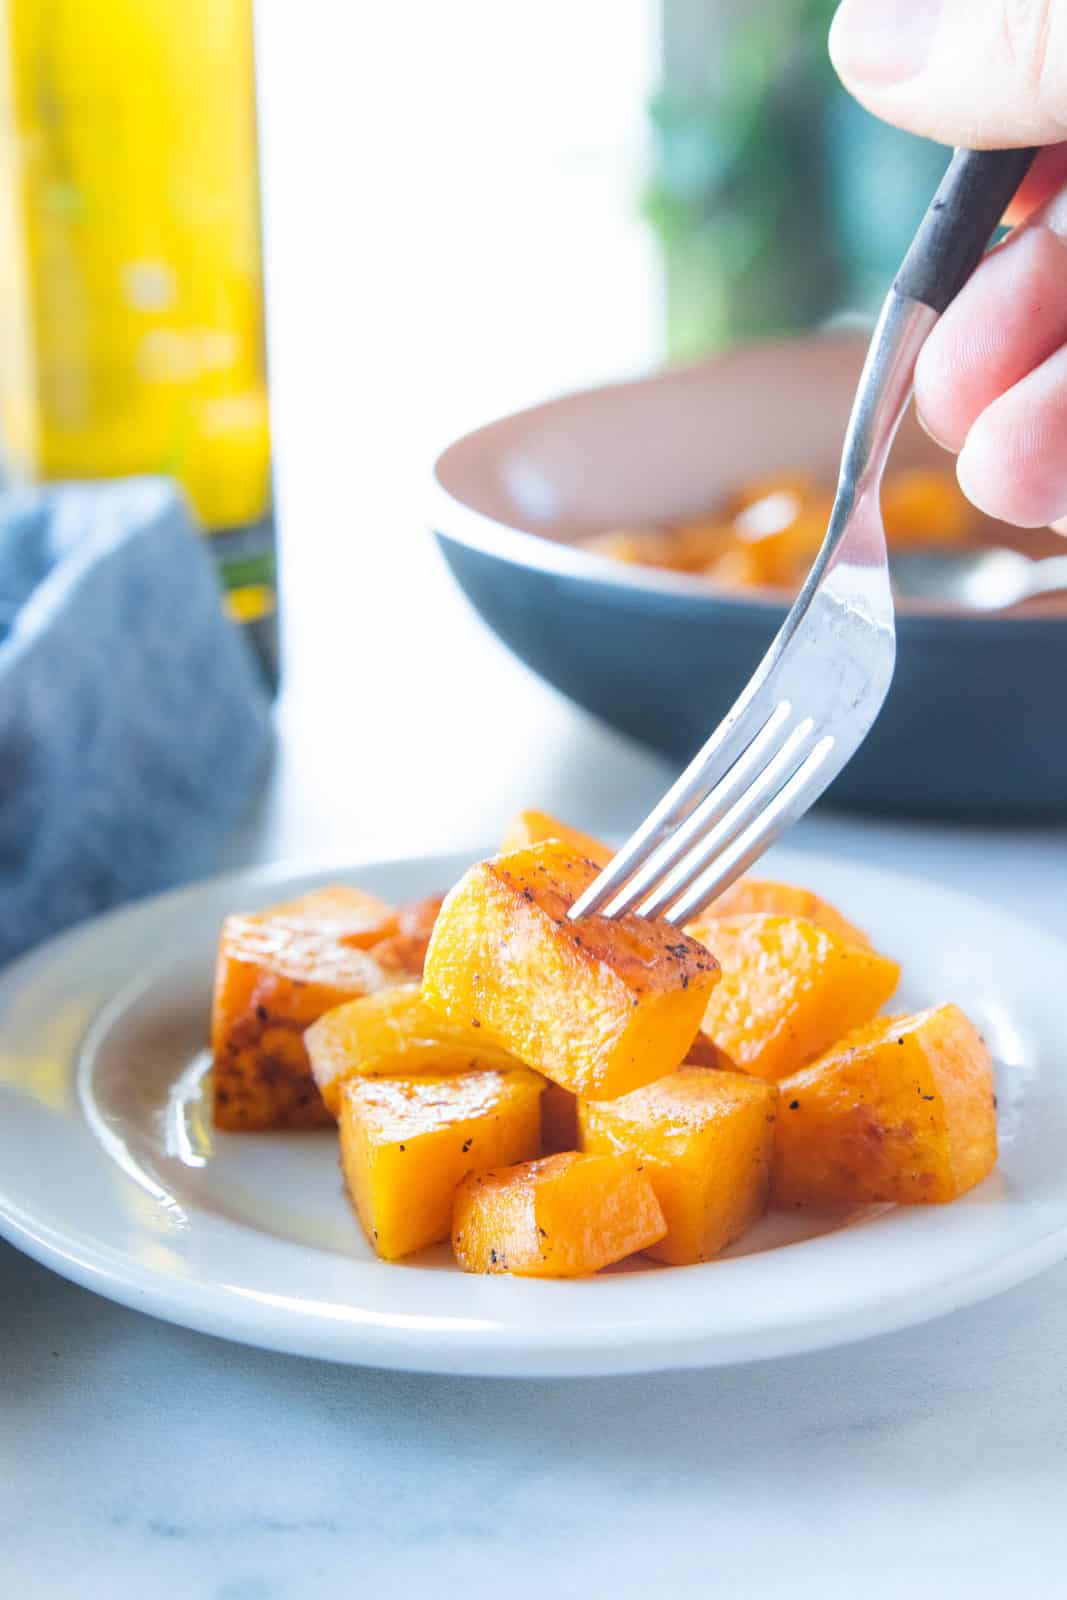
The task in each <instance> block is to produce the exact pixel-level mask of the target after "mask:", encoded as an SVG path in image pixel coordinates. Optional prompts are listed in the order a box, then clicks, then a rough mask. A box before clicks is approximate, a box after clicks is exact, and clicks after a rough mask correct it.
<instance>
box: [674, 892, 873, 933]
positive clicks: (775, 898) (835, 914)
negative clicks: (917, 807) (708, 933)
mask: <svg viewBox="0 0 1067 1600" xmlns="http://www.w3.org/2000/svg"><path fill="white" fill-rule="evenodd" d="M753 913H756V914H763V915H775V916H785V917H807V919H808V921H809V922H814V923H815V924H816V926H817V927H820V928H825V929H826V931H827V933H832V934H833V935H834V938H835V939H841V940H843V941H844V943H845V944H855V945H859V946H861V948H864V949H869V948H870V943H871V941H870V940H869V939H868V937H867V935H866V934H865V933H863V932H861V930H860V929H859V928H857V927H856V925H855V923H853V922H849V920H848V918H847V917H843V916H842V915H841V913H840V911H838V910H837V909H836V907H834V906H832V905H831V904H830V902H829V901H828V900H822V899H820V897H819V896H818V895H817V894H814V893H813V892H812V890H811V889H797V888H794V886H793V885H792V884H791V883H772V882H770V881H769V880H767V879H761V878H738V880H737V882H736V883H733V884H731V885H730V887H729V888H728V889H726V890H725V891H724V892H723V893H722V894H721V895H720V896H719V898H718V899H717V900H716V901H715V902H714V904H713V905H711V906H709V907H708V909H707V911H706V912H705V913H704V916H703V918H702V919H701V924H700V925H701V926H702V927H703V926H706V924H707V922H708V921H709V920H712V919H718V918H719V917H741V916H749V915H751V914H753ZM694 937H695V938H697V939H699V938H700V934H699V932H695V933H694Z"/></svg>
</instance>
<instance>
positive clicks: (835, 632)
mask: <svg viewBox="0 0 1067 1600" xmlns="http://www.w3.org/2000/svg"><path fill="white" fill-rule="evenodd" d="M1034 154H1035V152H1034V151H1033V150H993V151H974V150H957V151H956V152H955V154H954V155H953V157H952V160H951V161H950V163H949V166H948V169H947V171H946V173H945V176H944V178H943V179H942V181H941V184H940V186H939V187H938V190H937V193H936V194H935V196H934V198H933V200H932V201H931V203H930V206H929V208H928V210H927V212H926V215H925V217H924V218H923V220H922V223H921V224H920V226H919V230H918V232H917V233H916V235H915V238H914V240H913V242H912V244H911V247H910V248H909V250H908V253H907V255H906V257H905V259H904V262H903V264H902V266H901V269H900V272H899V273H898V274H897V278H896V281H895V283H894V285H893V288H892V290H891V292H890V294H889V297H888V299H887V300H886V302H885V305H884V307H883V309H882V314H881V316H880V318H879V320H878V325H877V327H876V328H875V332H874V336H873V338H872V340H871V344H870V348H869V350H868V352H867V359H866V361H865V363H864V367H863V372H862V374H861V377H860V381H859V387H858V389H857V391H856V398H855V402H854V404H853V409H852V415H851V417H850V419H849V424H848V429H847V431H846V434H845V444H844V451H843V454H842V460H841V471H840V476H839V478H838V484H837V493H836V496H835V499H834V505H833V510H832V512H831V514H830V523H829V527H828V529H827V533H826V537H825V539H824V540H823V544H822V548H821V550H820V551H819V554H818V556H817V557H816V560H815V563H814V565H813V567H812V569H811V571H810V573H809V574H808V577H807V580H806V582H805V584H804V587H803V589H802V590H801V592H800V594H799V595H798V597H797V599H796V601H795V603H794V605H793V607H792V609H791V610H790V612H789V615H788V616H787V617H786V620H785V622H784V623H783V624H782V627H781V629H780V630H779V632H778V635H777V637H776V638H775V640H774V643H773V644H772V645H771V647H770V649H769V650H768V652H767V654H766V655H765V656H764V658H763V660H762V661H761V662H760V664H759V666H758V667H757V669H756V671H755V673H754V674H753V676H752V678H751V679H750V680H749V683H748V685H747V687H746V688H745V690H744V691H743V693H742V694H741V696H740V698H739V699H738V700H737V701H736V702H735V704H734V706H733V707H732V709H731V710H730V711H729V712H728V713H727V715H726V716H725V718H724V719H723V721H722V722H721V723H720V724H719V726H718V727H717V728H716V730H715V732H714V733H713V734H712V736H711V738H710V739H709V740H708V742H707V744H705V745H704V747H703V749H702V750H700V751H699V753H698V754H697V755H696V757H695V758H694V759H693V761H692V762H690V764H689V766H688V767H687V768H686V770H685V771H684V772H683V773H682V776H681V777H680V778H679V779H678V781H677V783H675V784H674V786H673V787H672V788H671V789H670V790H668V792H667V794H666V795H664V797H663V799H662V800H661V801H660V803H659V804H658V805H657V806H656V807H655V809H654V810H653V811H652V812H650V814H649V815H648V816H647V817H646V818H645V820H644V822H642V823H641V825H640V827H639V828H638V829H637V831H636V832H635V833H634V834H632V835H631V837H630V839H629V840H628V841H627V842H626V844H625V845H624V846H623V848H622V849H621V850H620V851H619V853H618V854H617V855H616V856H615V857H614V858H613V859H612V861H611V862H609V864H608V865H607V866H606V867H605V868H604V870H603V871H602V872H601V873H600V875H599V876H598V877H597V878H596V879H595V880H594V882H593V883H592V884H590V886H589V888H588V889H587V890H586V891H585V893H584V894H583V895H582V896H581V897H580V898H579V899H578V900H577V901H575V904H574V906H573V907H572V909H571V912H570V915H571V917H572V918H576V917H581V916H585V915H587V914H588V913H590V912H594V911H599V912H601V913H603V914H604V915H606V916H609V917H617V916H621V915H622V914H623V913H624V912H626V911H637V912H639V913H640V914H641V915H643V916H654V915H658V916H662V917H665V918H666V920H667V921H668V922H671V923H674V924H675V925H681V924H684V923H686V922H689V921H690V920H692V918H693V917H695V916H697V915H698V914H699V913H700V912H701V911H702V910H703V909H704V908H705V907H706V906H708V905H710V904H711V902H712V901H713V900H714V899H715V898H716V897H717V896H718V895H720V894H721V893H722V891H723V890H724V889H726V888H728V887H729V885H730V884H731V883H733V881H734V880H735V878H738V877H739V876H740V875H741V873H743V872H745V871H746V870H747V868H748V867H750V866H751V865H752V863H753V862H754V861H755V860H756V859H757V858H758V857H759V856H761V855H762V854H763V852H764V851H765V850H766V849H767V848H768V846H769V845H771V844H772V843H773V842H774V840H775V839H777V838H778V837H779V835H780V834H781V833H782V832H783V831H784V830H785V829H786V828H788V827H790V826H791V825H792V824H793V823H794V822H796V821H797V819H798V818H799V817H801V816H803V815H804V813H805V812H806V811H807V810H808V808H809V807H810V806H811V805H812V804H813V803H814V802H815V801H816V800H817V799H818V797H819V796H820V795H821V794H822V792H823V790H824V789H825V788H826V787H827V785H828V784H829V783H830V782H831V781H832V780H833V778H835V777H836V775H837V774H838V773H839V772H840V771H841V769H842V767H843V766H844V765H845V763H846V762H847V761H848V760H849V758H850V757H851V756H852V755H853V754H854V753H855V751H856V750H857V749H858V748H859V746H860V744H861V743H862V742H863V740H864V738H865V737H866V735H867V732H868V730H869V729H870V727H871V724H872V723H873V722H874V719H875V717H876V716H877V715H878V712H879V711H880V710H881V707H882V702H883V701H884V699H885V697H886V694H887V692H888V689H889V685H890V682H891V680H892V677H893V666H894V662H895V659H896V630H895V625H894V615H893V598H892V594H891V591H890V586H889V568H888V561H887V557H886V543H885V532H884V529H883V527H882V515H881V507H880V504H879V492H880V488H881V481H882V472H883V469H884V467H885V463H886V460H887V458H888V455H889V451H890V447H891V446H892V443H893V439H894V437H895V435H896V431H897V428H898V426H899V424H900V420H901V417H902V416H903V415H904V412H905V410H906V408H907V405H908V402H909V400H910V398H911V388H912V379H913V376H914V373H915V363H916V361H917V359H918V355H919V351H920V350H921V349H922V346H923V344H924V343H925V341H926V338H927V336H928V334H929V333H930V330H931V328H932V327H933V326H934V323H935V322H936V321H937V319H938V317H939V316H940V315H941V313H942V312H943V311H944V309H945V307H946V306H947V305H948V304H949V303H950V302H951V301H952V300H953V299H954V298H955V297H956V295H957V294H958V293H959V291H960V289H961V288H962V287H963V285H964V283H965V282H966V281H967V279H968V278H969V277H970V275H971V273H972V272H973V270H974V268H975V267H976V266H977V264H978V261H979V259H980V257H981V255H982V253H983V251H984V250H985V247H986V245H987V244H988V243H989V239H990V237H991V235H992V233H993V231H994V229H995V227H996V225H997V223H998V221H999V220H1000V218H1001V216H1002V215H1003V213H1004V211H1005V209H1006V207H1007V205H1008V202H1009V201H1010V199H1011V197H1012V196H1013V195H1014V193H1015V191H1016V189H1017V188H1018V186H1019V184H1020V183H1021V182H1022V179H1023V177H1024V176H1025V174H1026V172H1027V170H1028V168H1029V166H1030V163H1031V161H1032V160H1033V158H1034Z"/></svg>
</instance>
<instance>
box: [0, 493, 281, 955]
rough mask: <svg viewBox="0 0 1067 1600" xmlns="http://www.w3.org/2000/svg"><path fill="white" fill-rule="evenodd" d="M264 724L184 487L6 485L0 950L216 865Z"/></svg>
mask: <svg viewBox="0 0 1067 1600" xmlns="http://www.w3.org/2000/svg"><path fill="white" fill-rule="evenodd" d="M270 729H271V718H270V700H269V694H268V692H267V689H266V686H265V684H264V683H263V680H262V678H261V676H260V673H259V671H258V668H257V666H256V663H255V661H254V659H253V657H252V654H251V651H250V649H249V647H248V645H247V642H246V641H245V640H244V639H242V638H241V637H240V635H239V634H238V632H237V630H236V628H235V627H234V626H233V625H232V623H230V622H229V621H228V620H227V618H226V617H225V616H224V615H223V613H222V610H221V607H220V603H219V588H218V582H217V579H216V576H215V570H214V566H213V564H212V561H211V558H210V556H209V554H208V552H207V550H206V549H205V547H204V541H203V539H202V538H201V537H200V536H199V535H198V534H197V533H196V531H195V530H194V528H193V526H192V524H191V522H190V519H189V516H188V513H187V512H186V509H185V505H184V502H183V500H182V498H181V495H180V492H179V491H178V490H177V489H175V488H174V487H173V486H172V485H171V484H169V483H167V482H166V481H164V480H162V479H154V478H131V479H125V480H122V481H120V482H114V483H101V484H71V485H61V486H57V487H48V488H39V489H26V490H15V491H13V492H11V493H8V494H0V962H2V961H6V960H8V959H9V958H10V957H12V956H14V955H16V954H17V953H18V952H19V951H20V950H23V949H25V948H27V947H28V946H29V945H31V944H33V943H35V942H36V941H37V940H39V939H43V938H44V937H45V936H46V935H48V934H50V933H53V932H55V931H56V930H58V929H60V928H63V927H66V926H67V925H68V924H70V923H73V922H76V921H79V920H80V919H81V918H83V917H86V916H88V915H90V914H91V913H93V912H95V911H99V910H101V909H102V908H104V907H106V906H111V905H114V904H116V903H117V902H119V901H121V900H125V899H128V898H130V897H131V896H134V895H138V894H145V893H148V892H151V891H154V890H157V889H162V888H165V887H168V886H170V885H172V884H175V883H178V882H181V881H182V880H184V879H187V878H189V877H193V876H196V875H197V874H199V873H202V872H204V871H207V870H210V868H211V866H212V864H213V862H214V861H215V859H216V858H217V853H218V850H219V846H220V844H221V842H222V840H223V839H224V837H225V836H226V834H227V832H228V831H229V830H231V829H232V828H233V826H234V824H235V823H236V822H237V821H238V820H239V819H240V818H241V816H242V814H243V813H244V812H245V810H246V808H247V807H248V804H249V801H250V798H251V796H252V793H253V791H254V789H255V787H256V784H257V781H258V779H259V778H260V776H261V774H262V773H263V771H264V768H265V764H266V760H267V756H268V752H269V748H270Z"/></svg>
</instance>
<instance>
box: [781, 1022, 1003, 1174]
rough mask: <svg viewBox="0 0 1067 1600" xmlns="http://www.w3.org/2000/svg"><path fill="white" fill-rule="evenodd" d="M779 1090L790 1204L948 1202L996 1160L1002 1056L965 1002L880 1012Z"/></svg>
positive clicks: (782, 1145)
mask: <svg viewBox="0 0 1067 1600" xmlns="http://www.w3.org/2000/svg"><path fill="white" fill-rule="evenodd" d="M779 1090H780V1095H781V1099H780V1105H781V1112H780V1116H779V1120H778V1138H777V1148H776V1151H775V1160H774V1179H773V1189H774V1198H775V1200H776V1202H777V1203H778V1204H780V1205H784V1206H801V1205H813V1206H832V1205H864V1204H873V1203H875V1202H880V1201H896V1202H898V1203H900V1204H911V1205H914V1204H921V1203H930V1202H945V1201H949V1200H955V1199H958V1197H959V1196H960V1195H961V1194H964V1193H966V1191H967V1190H968V1189H973V1188H974V1186H975V1184H976V1183H981V1181H982V1179H983V1178H984V1177H986V1176H987V1175H988V1173H990V1172H991V1171H992V1170H993V1167H994V1166H995V1165H996V1160H997V1119H996V1100H995V1097H994V1092H993V1068H992V1064H991V1062H990V1059H989V1053H988V1051H987V1050H986V1047H985V1045H984V1044H983V1042H982V1039H981V1037H980V1035H979V1034H978V1032H977V1031H976V1029H975V1028H974V1027H973V1026H972V1024H971V1023H970V1022H969V1021H968V1020H967V1018H966V1017H965V1016H964V1015H963V1013H962V1011H960V1010H958V1009H957V1007H956V1006H939V1007H937V1008H936V1009H935V1010H931V1011H922V1012H919V1013H918V1014H917V1015H916V1016H911V1017H890V1018H888V1019H886V1018H880V1019H879V1020H878V1021H877V1022H873V1023H870V1024H869V1025H868V1026H867V1027H865V1028H860V1029H857V1030H856V1031H855V1032H854V1033H850V1034H849V1035H848V1036H847V1037H846V1038H844V1039H842V1040H841V1042H840V1043H839V1044H837V1045H835V1046H834V1048H833V1049H832V1050H829V1051H827V1053H826V1054H825V1055H824V1056H822V1057H821V1058H820V1059H819V1060H818V1061H816V1062H814V1063H813V1064H812V1065H811V1066H810V1067H806V1068H805V1069H804V1071H803V1072H797V1073H794V1074H793V1076H792V1077H789V1078H785V1079H783V1080H782V1082H781V1083H780V1084H779Z"/></svg>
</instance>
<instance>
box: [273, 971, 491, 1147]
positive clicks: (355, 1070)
mask: <svg viewBox="0 0 1067 1600" xmlns="http://www.w3.org/2000/svg"><path fill="white" fill-rule="evenodd" d="M304 1043H305V1045H306V1046H307V1052H308V1056H309V1057H310V1060H311V1070H312V1072H313V1073H314V1075H315V1082H316V1084H317V1085H318V1090H319V1093H320V1094H321V1095H322V1098H323V1100H324V1101H325V1102H326V1105H327V1106H328V1107H329V1109H330V1111H331V1112H332V1113H333V1115H334V1116H336V1115H337V1107H338V1104H339V1102H340V1098H341V1088H342V1085H343V1084H344V1083H345V1082H346V1081H347V1079H349V1078H405V1077H411V1076H415V1075H419V1076H421V1075H423V1074H426V1073H432V1074H434V1075H435V1076H442V1075H444V1074H450V1073H453V1072H476V1071H478V1070H480V1069H482V1068H485V1067H496V1068H498V1069H500V1068H507V1067H517V1066H519V1064H520V1063H519V1062H517V1061H516V1060H515V1058H514V1056H509V1055H508V1053H507V1051H506V1050H499V1049H497V1047H496V1046H495V1045H492V1044H489V1043H488V1042H487V1041H486V1040H485V1039H483V1038H482V1036H481V1033H480V1032H479V1031H478V1030H477V1029H475V1028H466V1027H462V1026H460V1027H457V1026H456V1025H455V1024H454V1023H451V1022H449V1021H448V1020H447V1018H445V1017H442V1016H441V1014H440V1012H437V1011H431V1010H430V1008H429V1006H427V1004H426V1002H425V1001H424V1000H423V998H422V989H421V986H420V985H419V984H417V983H404V984H398V985H396V986H395V987H392V988H389V989H380V990H379V991H378V992H377V994H368V995H364V996H363V997H362V998H361V999H359V1000H350V1001H349V1003H348V1004H347V1005H344V1006H336V1007H335V1008H334V1009H333V1010H332V1011H327V1013H326V1015H325V1016H324V1017H320V1018H319V1020H318V1022H316V1023H314V1024H313V1026H312V1027H310V1028H309V1029H308V1031H307V1033H306V1034H305V1035H304Z"/></svg>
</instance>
